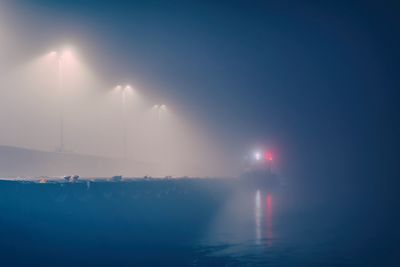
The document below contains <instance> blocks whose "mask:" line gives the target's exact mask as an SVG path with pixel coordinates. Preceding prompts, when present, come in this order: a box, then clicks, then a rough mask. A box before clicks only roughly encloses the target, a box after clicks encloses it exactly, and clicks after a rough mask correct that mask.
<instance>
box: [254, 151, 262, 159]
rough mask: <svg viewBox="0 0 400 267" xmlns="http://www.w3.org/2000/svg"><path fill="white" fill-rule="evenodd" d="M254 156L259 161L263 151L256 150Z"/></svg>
mask: <svg viewBox="0 0 400 267" xmlns="http://www.w3.org/2000/svg"><path fill="white" fill-rule="evenodd" d="M254 158H255V159H256V160H257V161H259V160H260V159H261V153H260V152H256V153H254Z"/></svg>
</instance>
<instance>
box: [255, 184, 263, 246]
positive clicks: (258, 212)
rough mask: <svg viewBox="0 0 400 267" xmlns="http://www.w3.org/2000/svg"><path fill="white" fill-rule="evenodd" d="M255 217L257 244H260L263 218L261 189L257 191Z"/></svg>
mask: <svg viewBox="0 0 400 267" xmlns="http://www.w3.org/2000/svg"><path fill="white" fill-rule="evenodd" d="M254 219H255V223H256V244H257V245H260V243H261V219H262V208H261V192H260V190H257V191H256V196H255V211H254Z"/></svg>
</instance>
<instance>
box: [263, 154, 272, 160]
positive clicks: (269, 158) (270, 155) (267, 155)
mask: <svg viewBox="0 0 400 267" xmlns="http://www.w3.org/2000/svg"><path fill="white" fill-rule="evenodd" d="M264 158H265V160H267V161H272V160H273V157H272V153H271V152H266V153H265V155H264Z"/></svg>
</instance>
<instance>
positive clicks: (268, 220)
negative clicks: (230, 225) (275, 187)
mask: <svg viewBox="0 0 400 267" xmlns="http://www.w3.org/2000/svg"><path fill="white" fill-rule="evenodd" d="M262 199H263V194H262V192H261V191H260V190H257V191H256V194H255V205H254V220H255V233H256V237H255V242H256V244H257V245H260V244H261V242H262V240H263V239H264V238H265V239H266V242H267V243H266V244H267V245H268V246H269V247H270V246H272V240H273V229H272V216H273V215H272V195H271V194H270V193H266V198H265V199H266V201H265V214H263V210H264V209H263V201H262ZM263 219H264V220H265V227H266V229H263V225H264V224H263V223H262V222H263ZM263 230H265V233H263Z"/></svg>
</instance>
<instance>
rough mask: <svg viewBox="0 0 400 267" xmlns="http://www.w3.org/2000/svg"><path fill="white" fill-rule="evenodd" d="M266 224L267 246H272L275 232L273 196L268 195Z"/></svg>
mask: <svg viewBox="0 0 400 267" xmlns="http://www.w3.org/2000/svg"><path fill="white" fill-rule="evenodd" d="M265 222H266V227H267V233H266V234H267V236H266V237H267V245H268V246H272V239H273V237H274V236H273V230H272V195H271V194H270V193H268V194H267V197H266V205H265Z"/></svg>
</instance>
